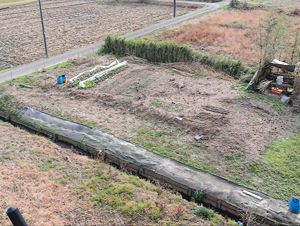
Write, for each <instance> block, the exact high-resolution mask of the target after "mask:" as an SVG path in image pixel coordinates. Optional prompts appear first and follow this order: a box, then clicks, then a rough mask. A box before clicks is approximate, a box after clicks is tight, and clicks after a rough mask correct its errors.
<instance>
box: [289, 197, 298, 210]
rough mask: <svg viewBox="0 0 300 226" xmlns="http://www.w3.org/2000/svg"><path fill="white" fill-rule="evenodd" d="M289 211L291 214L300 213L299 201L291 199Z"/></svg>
mask: <svg viewBox="0 0 300 226" xmlns="http://www.w3.org/2000/svg"><path fill="white" fill-rule="evenodd" d="M290 210H291V211H292V212H293V213H298V212H299V211H300V201H299V199H296V198H292V200H291V201H290Z"/></svg>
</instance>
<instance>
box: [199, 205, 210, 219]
mask: <svg viewBox="0 0 300 226" xmlns="http://www.w3.org/2000/svg"><path fill="white" fill-rule="evenodd" d="M195 214H196V215H197V216H199V217H201V218H203V219H211V218H213V217H214V216H215V212H214V211H213V210H212V209H208V208H206V207H204V206H202V205H201V206H198V207H197V208H196V209H195Z"/></svg>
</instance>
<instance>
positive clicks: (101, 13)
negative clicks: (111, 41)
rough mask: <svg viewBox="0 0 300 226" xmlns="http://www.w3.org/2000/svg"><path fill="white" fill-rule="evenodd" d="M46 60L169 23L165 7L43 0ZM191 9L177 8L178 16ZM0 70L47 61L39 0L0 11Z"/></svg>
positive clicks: (89, 0)
mask: <svg viewBox="0 0 300 226" xmlns="http://www.w3.org/2000/svg"><path fill="white" fill-rule="evenodd" d="M42 7H43V17H44V24H45V33H46V38H47V45H48V53H49V56H53V55H56V54H60V53H64V52H67V51H69V50H74V49H77V48H79V47H82V46H86V45H89V44H93V43H97V42H100V41H102V40H103V39H104V37H105V36H107V35H108V34H124V33H127V32H130V31H134V30H138V29H140V28H143V27H148V26H150V25H153V24H156V23H158V22H161V21H164V20H168V19H171V18H172V17H173V8H172V6H171V5H166V4H155V3H153V4H142V3H135V2H103V1H96V0H73V1H65V0H55V1H53V0H52V1H43V3H42ZM192 10H195V8H194V7H185V6H179V7H178V8H177V11H178V15H182V14H184V13H188V12H190V11H192ZM0 21H1V27H0V28H1V33H0V71H1V70H4V69H8V68H11V67H15V66H18V65H22V64H25V63H28V62H32V61H35V60H38V59H41V58H44V57H45V50H44V43H43V35H42V27H41V19H40V12H39V5H38V2H34V3H28V4H24V5H16V6H10V8H8V9H5V10H1V11H0Z"/></svg>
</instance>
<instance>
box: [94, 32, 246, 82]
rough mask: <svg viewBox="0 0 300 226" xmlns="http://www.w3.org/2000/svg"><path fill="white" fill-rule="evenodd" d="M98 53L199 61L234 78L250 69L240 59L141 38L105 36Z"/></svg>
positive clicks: (158, 60) (152, 60) (169, 60)
mask: <svg viewBox="0 0 300 226" xmlns="http://www.w3.org/2000/svg"><path fill="white" fill-rule="evenodd" d="M99 53H106V54H109V53H113V54H116V55H118V56H125V55H132V54H133V55H135V56H137V57H141V58H144V59H147V60H148V61H150V62H163V63H164V62H192V61H193V62H199V63H201V64H205V65H208V66H211V67H213V68H214V69H216V70H218V71H223V72H225V73H227V74H229V75H230V76H232V77H234V78H239V77H240V76H241V75H242V74H244V73H248V72H249V71H250V70H249V68H247V67H245V66H244V65H243V63H242V62H241V61H233V60H231V59H230V58H228V57H222V56H215V55H208V54H204V53H200V52H197V51H193V50H192V49H191V48H190V47H188V46H187V45H182V44H177V43H176V42H169V41H163V42H153V41H147V40H143V39H133V40H129V41H126V40H125V39H124V38H119V37H116V36H107V37H106V38H105V44H104V45H103V47H102V49H101V50H99Z"/></svg>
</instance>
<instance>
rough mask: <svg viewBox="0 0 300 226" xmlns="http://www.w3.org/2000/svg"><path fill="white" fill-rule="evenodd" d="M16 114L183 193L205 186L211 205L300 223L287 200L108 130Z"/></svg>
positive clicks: (27, 110)
mask: <svg viewBox="0 0 300 226" xmlns="http://www.w3.org/2000/svg"><path fill="white" fill-rule="evenodd" d="M18 118H19V119H20V120H21V121H22V122H23V123H24V124H28V125H30V127H31V128H32V127H33V126H34V127H35V128H36V130H38V131H46V132H47V133H53V134H54V135H58V136H61V137H64V139H69V140H73V141H76V142H79V143H80V144H81V145H82V146H85V147H87V149H88V150H89V149H92V150H96V151H99V152H104V153H106V154H107V155H110V156H114V157H115V158H116V159H119V160H120V161H124V162H126V163H129V164H132V165H135V166H137V168H139V169H144V170H146V171H149V172H152V175H157V177H158V176H160V178H162V177H163V178H165V179H164V180H165V181H166V183H173V185H174V186H175V187H176V186H177V187H178V188H182V189H183V191H185V192H187V193H188V191H191V190H203V189H205V191H206V194H207V196H209V197H213V198H214V199H215V200H216V201H210V203H212V204H214V203H213V202H216V205H215V206H216V207H218V208H220V209H222V210H224V211H226V210H227V211H229V209H230V208H229V207H238V209H242V210H246V209H248V208H251V209H253V211H254V212H255V213H256V214H258V215H259V216H261V217H263V218H265V219H268V220H269V222H273V223H274V222H277V223H279V225H300V217H299V216H298V215H297V214H293V213H291V212H290V211H289V207H288V203H287V202H284V201H281V200H276V199H273V198H270V197H268V196H266V195H264V194H262V193H259V192H256V191H251V190H249V189H246V188H244V187H241V186H239V185H237V184H234V183H232V182H229V181H227V180H225V179H222V178H220V177H217V176H214V175H211V174H209V173H206V172H203V171H200V170H197V169H195V168H193V167H189V166H187V165H184V164H182V163H180V162H177V161H175V160H172V159H169V158H167V157H164V156H161V155H158V154H155V153H153V152H149V151H147V150H145V149H143V148H141V147H138V146H136V145H134V144H131V143H129V142H127V141H124V140H120V139H118V138H116V137H114V136H113V135H111V134H108V133H104V132H102V131H100V130H97V129H92V128H89V127H86V126H84V125H80V124H76V123H72V122H69V121H65V120H62V119H59V118H56V117H53V116H50V115H47V114H45V113H42V112H40V111H37V110H34V109H32V108H30V107H26V108H24V109H23V110H22V111H21V112H20V113H19V115H18ZM24 124H23V125H24ZM154 177H155V176H154ZM243 190H247V191H249V192H252V193H253V194H256V195H258V196H260V197H261V198H262V200H259V199H256V198H254V197H251V196H249V195H247V194H245V193H243ZM204 202H205V199H204ZM273 223H272V224H273Z"/></svg>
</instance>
